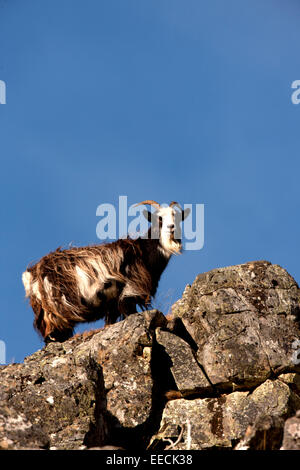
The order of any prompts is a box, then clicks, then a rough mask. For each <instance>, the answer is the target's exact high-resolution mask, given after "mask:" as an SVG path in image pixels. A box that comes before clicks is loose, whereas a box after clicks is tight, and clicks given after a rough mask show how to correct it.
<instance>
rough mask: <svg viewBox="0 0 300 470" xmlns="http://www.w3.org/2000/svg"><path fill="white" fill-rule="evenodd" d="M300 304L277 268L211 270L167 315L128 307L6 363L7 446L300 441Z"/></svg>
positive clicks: (2, 426) (2, 415)
mask: <svg viewBox="0 0 300 470" xmlns="http://www.w3.org/2000/svg"><path fill="white" fill-rule="evenodd" d="M299 300H300V290H299V288H298V285H297V283H296V282H295V280H294V279H293V278H292V277H291V276H290V275H289V274H288V273H287V272H286V271H285V270H284V269H283V268H281V267H280V266H277V265H272V264H270V263H268V262H266V261H257V262H252V263H246V264H243V265H239V266H231V267H227V268H220V269H215V270H213V271H210V272H208V273H205V274H201V275H199V276H197V278H196V279H195V281H194V283H193V284H192V285H191V286H187V287H186V289H185V291H184V294H183V296H182V298H181V299H180V300H179V301H178V302H176V304H175V305H174V306H173V309H172V319H171V320H170V319H168V320H167V319H166V317H165V316H164V315H163V314H162V313H160V312H158V311H157V310H151V311H147V312H144V313H142V314H135V315H131V316H129V317H128V318H127V319H126V320H124V321H122V322H119V323H116V324H114V325H111V326H109V327H107V328H104V329H102V330H97V331H92V332H89V333H86V334H83V335H77V336H75V337H73V338H71V339H70V340H68V341H66V342H64V343H62V344H59V343H54V344H49V345H48V346H46V347H45V348H43V349H42V350H40V351H37V352H36V353H35V354H33V355H32V356H30V357H28V358H26V359H25V361H24V363H23V364H11V365H8V366H5V367H2V368H1V369H0V448H2V449H23V448H24V449H26V448H27V449H28V448H40V449H48V448H50V449H89V448H103V447H105V446H111V447H113V448H123V449H128V450H135V451H141V450H145V449H148V450H153V451H154V450H155V451H156V450H159V451H160V450H165V449H173V450H176V449H178V450H183V449H184V450H192V449H197V450H200V449H215V448H218V449H222V448H224V449H280V448H282V449H285V448H291V447H292V446H294V448H297V446H298V448H299V436H298V434H299V430H298V427H299V426H298V425H299V423H298V421H299V417H298V415H296V416H295V413H296V412H297V410H299V409H300V359H299V357H300V354H299V355H298V353H299V352H300V347H299V348H298V342H299V340H300V328H299V321H300V313H299V312H300V310H299V306H300V303H299ZM298 349H299V350H298ZM298 413H299V412H298ZM294 416H295V417H294ZM297 426H298V427H297ZM106 448H107V447H106Z"/></svg>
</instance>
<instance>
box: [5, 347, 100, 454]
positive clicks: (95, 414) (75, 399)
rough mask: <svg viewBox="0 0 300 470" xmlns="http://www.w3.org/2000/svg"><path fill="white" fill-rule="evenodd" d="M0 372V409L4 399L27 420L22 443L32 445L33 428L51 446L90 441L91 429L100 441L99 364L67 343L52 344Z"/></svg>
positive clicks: (69, 446) (73, 445) (68, 446)
mask: <svg viewBox="0 0 300 470" xmlns="http://www.w3.org/2000/svg"><path fill="white" fill-rule="evenodd" d="M73 341H74V340H73ZM0 377H1V382H0V409H1V410H3V405H4V404H5V405H6V406H7V407H9V409H10V410H11V411H12V412H13V414H16V415H17V416H21V417H22V420H23V422H24V423H28V425H26V426H23V425H21V428H22V429H23V441H24V446H25V444H26V443H27V441H28V446H29V447H30V448H31V447H32V438H31V436H32V432H33V431H34V429H36V428H38V429H40V433H41V435H44V436H47V439H48V442H49V447H50V448H55V449H78V448H80V447H81V446H82V445H84V444H85V443H86V442H87V443H88V442H89V435H90V434H91V433H92V434H93V435H94V434H96V435H97V440H99V441H100V442H101V441H103V440H104V439H105V436H106V432H107V429H106V423H105V419H104V410H105V407H104V405H105V395H104V385H103V376H102V371H101V368H100V366H98V364H97V363H96V362H95V361H93V360H92V359H91V358H90V357H88V356H86V357H84V358H79V357H78V356H77V355H76V353H75V354H74V351H73V349H72V348H71V347H70V343H66V344H64V345H60V344H51V345H49V346H47V347H46V348H44V349H43V350H41V351H38V352H36V353H35V354H33V355H32V356H30V357H29V358H27V359H25V361H24V364H12V365H9V366H7V367H5V368H4V369H2V370H1V373H0ZM102 411H103V414H102ZM30 423H32V425H34V426H33V427H30ZM4 431H5V430H4ZM7 437H8V438H9V435H7ZM9 439H10V438H9ZM45 440H46V437H44V438H43V442H44V441H45ZM24 446H23V447H24ZM26 446H27V444H26ZM26 446H25V447H26ZM39 447H41V446H40V445H39Z"/></svg>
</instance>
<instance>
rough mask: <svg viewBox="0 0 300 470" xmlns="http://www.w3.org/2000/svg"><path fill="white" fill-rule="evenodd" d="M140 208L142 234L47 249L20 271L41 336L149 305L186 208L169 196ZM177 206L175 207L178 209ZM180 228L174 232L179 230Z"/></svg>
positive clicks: (56, 336)
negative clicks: (145, 225) (149, 208)
mask: <svg viewBox="0 0 300 470" xmlns="http://www.w3.org/2000/svg"><path fill="white" fill-rule="evenodd" d="M142 204H150V205H152V206H154V207H155V211H154V212H153V213H151V212H149V211H147V210H144V211H143V214H144V216H145V217H146V218H147V219H148V220H149V221H151V226H150V228H149V230H148V232H147V233H146V235H145V236H142V237H140V238H137V239H132V238H129V237H128V238H126V239H119V240H117V241H115V242H112V243H104V244H100V245H94V246H87V247H82V248H76V247H73V248H70V249H66V250H61V249H60V248H58V249H57V250H56V251H54V252H52V253H49V254H48V255H46V256H44V257H43V258H41V260H40V261H39V262H38V263H36V264H35V265H34V266H31V267H28V268H27V270H26V271H25V272H24V273H23V275H22V280H23V284H24V287H25V292H26V297H29V299H30V304H31V306H32V309H33V311H34V316H35V319H34V327H35V328H36V330H37V331H38V332H39V333H41V335H42V336H43V338H44V340H45V342H46V343H47V342H49V341H65V340H66V339H67V338H69V337H71V336H72V334H73V328H74V326H75V325H76V324H77V323H79V322H91V321H95V320H98V319H101V318H104V319H105V323H106V324H112V323H115V322H116V321H117V319H118V317H121V318H124V317H126V316H127V315H130V314H132V313H135V312H136V309H137V305H138V306H139V307H140V308H142V309H146V308H149V307H150V306H151V298H153V297H154V295H155V293H156V290H157V287H158V283H159V280H160V277H161V274H162V273H163V271H164V269H165V268H166V266H167V264H168V262H169V260H170V257H171V256H172V254H178V253H180V252H181V248H182V244H181V236H180V229H179V223H180V222H181V221H182V220H184V219H185V217H186V216H187V215H188V214H189V211H190V210H189V209H186V210H185V211H183V210H182V209H181V208H180V206H179V205H178V204H177V203H175V202H172V203H171V204H170V205H169V207H161V206H160V205H159V204H158V203H156V202H155V201H143V202H141V203H139V204H137V205H142ZM178 209H179V210H178ZM178 233H179V235H178Z"/></svg>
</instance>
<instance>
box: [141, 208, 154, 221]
mask: <svg viewBox="0 0 300 470" xmlns="http://www.w3.org/2000/svg"><path fill="white" fill-rule="evenodd" d="M143 216H144V217H145V219H146V220H148V222H151V216H152V213H151V212H149V211H146V210H143Z"/></svg>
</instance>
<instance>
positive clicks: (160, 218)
mask: <svg viewBox="0 0 300 470" xmlns="http://www.w3.org/2000/svg"><path fill="white" fill-rule="evenodd" d="M158 221H159V223H160V225H161V224H162V217H161V216H159V217H158Z"/></svg>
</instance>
